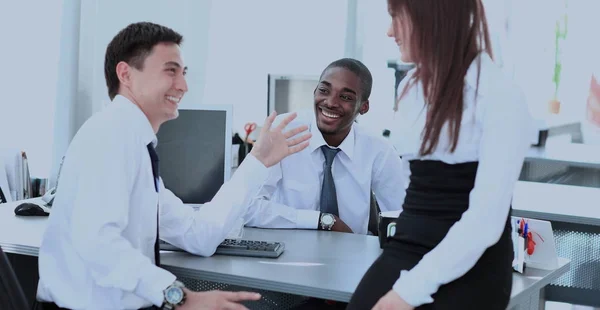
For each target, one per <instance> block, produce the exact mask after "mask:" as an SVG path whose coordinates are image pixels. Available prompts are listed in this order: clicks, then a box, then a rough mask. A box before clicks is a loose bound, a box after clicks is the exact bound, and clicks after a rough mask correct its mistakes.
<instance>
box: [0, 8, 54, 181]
mask: <svg viewBox="0 0 600 310" xmlns="http://www.w3.org/2000/svg"><path fill="white" fill-rule="evenodd" d="M62 2H63V1H36V2H35V3H34V4H32V3H31V2H30V1H2V2H0V27H1V28H2V48H1V49H0V58H1V59H2V62H3V63H2V77H1V78H0V90H1V91H0V93H2V98H1V99H0V147H1V148H10V149H18V150H24V151H26V152H27V154H28V157H29V160H30V171H31V174H32V175H33V176H47V175H48V173H49V170H50V166H51V158H52V157H51V152H52V144H53V140H54V137H53V130H52V128H53V126H54V117H53V116H54V110H55V102H56V81H57V76H58V59H59V49H60V48H59V33H60V31H59V29H60V20H61V14H62V13H61V5H62ZM32 5H33V6H35V9H32Z"/></svg>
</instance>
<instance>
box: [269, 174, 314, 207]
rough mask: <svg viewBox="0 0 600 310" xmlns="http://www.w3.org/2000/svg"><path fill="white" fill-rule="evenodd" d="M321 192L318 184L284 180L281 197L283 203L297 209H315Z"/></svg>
mask: <svg viewBox="0 0 600 310" xmlns="http://www.w3.org/2000/svg"><path fill="white" fill-rule="evenodd" d="M320 192H321V189H320V188H319V186H317V184H313V183H309V182H300V181H297V180H293V179H292V180H286V179H285V178H284V180H283V182H282V190H281V191H280V193H279V195H280V199H281V200H282V202H283V203H284V204H286V205H288V206H291V207H294V208H296V209H314V208H315V205H316V203H317V202H318V199H319V198H318V197H319V193H320Z"/></svg>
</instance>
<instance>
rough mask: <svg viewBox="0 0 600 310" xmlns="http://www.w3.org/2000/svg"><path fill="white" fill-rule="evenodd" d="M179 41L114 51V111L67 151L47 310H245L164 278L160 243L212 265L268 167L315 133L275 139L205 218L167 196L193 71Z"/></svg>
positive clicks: (147, 29)
mask: <svg viewBox="0 0 600 310" xmlns="http://www.w3.org/2000/svg"><path fill="white" fill-rule="evenodd" d="M181 41H182V37H181V35H179V34H178V33H177V32H175V31H173V30H171V29H169V28H167V27H163V26H160V25H157V24H153V23H136V24H131V25H129V26H127V27H126V28H125V29H123V30H122V31H121V32H119V34H117V35H116V36H115V38H114V39H113V40H112V41H111V42H110V44H109V45H108V48H107V50H106V60H105V70H104V71H105V77H106V83H107V86H108V92H109V96H110V98H111V99H112V104H110V105H109V106H107V107H106V108H105V109H104V110H103V111H101V112H99V113H97V114H95V115H94V116H92V117H91V118H90V119H89V120H88V121H87V122H86V123H85V124H84V125H83V126H82V127H81V128H80V130H79V131H78V133H77V135H76V136H75V137H74V138H73V141H72V142H71V144H70V146H69V150H68V151H67V154H66V156H65V160H64V164H63V167H62V173H61V183H60V188H58V189H57V192H56V196H55V200H54V203H53V207H52V213H51V215H50V217H49V220H48V226H47V229H46V232H45V235H44V238H43V240H42V245H41V248H40V252H39V271H40V282H39V285H38V294H37V297H38V300H39V301H40V302H41V305H42V308H44V309H60V308H67V309H139V308H144V307H154V308H156V307H163V308H164V309H173V308H176V309H178V310H180V309H245V308H244V307H243V306H241V305H240V304H238V303H237V302H239V301H244V300H257V299H259V298H260V296H259V295H258V294H253V293H247V292H237V293H234V292H219V291H213V292H192V291H189V290H188V289H186V288H185V287H184V285H183V284H182V283H180V282H178V281H176V279H175V276H174V275H173V274H171V273H170V272H168V271H166V270H164V269H162V268H160V255H159V250H158V240H159V235H160V238H161V239H163V240H165V241H167V242H169V243H171V244H174V245H176V246H178V247H180V248H182V249H185V250H186V251H188V252H190V253H193V254H197V255H203V256H209V255H212V254H213V253H214V252H215V250H216V247H217V246H218V245H219V244H220V243H221V242H222V241H223V240H224V239H225V237H226V236H227V234H228V233H229V232H230V231H231V229H232V228H233V225H234V223H235V222H236V220H237V219H238V218H240V217H241V216H243V214H244V212H245V211H246V210H245V208H246V206H247V204H248V201H250V199H251V198H252V197H253V196H255V195H256V193H257V192H258V190H259V189H260V186H261V184H262V183H263V182H264V180H265V179H266V177H267V175H268V173H267V171H268V169H267V167H270V166H272V165H275V164H276V163H278V162H279V161H280V160H281V159H283V158H284V157H286V156H288V155H290V154H294V153H296V152H299V151H300V150H302V149H304V148H305V147H306V146H307V145H308V142H306V140H307V139H309V136H310V134H306V135H303V136H301V137H299V138H294V139H288V138H290V137H292V136H295V135H298V134H300V133H301V132H303V131H305V130H306V127H304V128H302V127H298V128H295V129H292V130H289V131H286V132H283V129H284V127H285V126H287V124H289V122H291V121H292V120H293V119H294V117H295V115H292V116H290V117H286V118H285V120H284V121H283V122H282V124H281V125H280V126H278V127H276V128H273V129H271V126H272V123H273V120H274V119H275V114H273V115H271V116H269V118H267V120H266V121H265V127H264V129H263V130H262V131H261V133H260V134H261V136H260V140H259V141H257V144H255V146H254V148H253V150H252V152H251V153H250V155H249V156H248V157H246V160H244V163H243V164H242V165H241V166H240V167H239V168H238V171H237V172H236V174H235V175H233V177H232V178H231V180H230V181H229V182H227V183H225V184H224V185H223V186H222V187H221V189H220V190H219V192H218V193H217V194H216V195H215V197H214V199H213V201H211V202H210V203H207V204H205V205H204V206H203V207H202V208H201V209H200V210H199V211H197V212H194V210H193V209H192V208H189V207H186V206H184V205H183V203H182V202H181V200H179V199H178V198H177V197H175V195H173V193H172V192H170V191H169V190H168V189H166V188H165V187H164V185H163V184H162V181H161V179H160V172H159V171H158V160H159V158H158V156H157V154H156V151H155V146H156V143H157V141H156V133H157V132H158V130H159V127H160V125H161V124H163V123H164V122H166V121H168V120H171V119H174V118H176V117H177V116H178V112H177V108H178V104H179V101H180V100H181V99H182V97H183V95H184V94H185V93H186V92H187V90H188V88H187V83H186V80H185V73H186V71H187V67H186V66H185V65H184V62H183V60H182V57H181V53H180V48H179V45H180V43H181Z"/></svg>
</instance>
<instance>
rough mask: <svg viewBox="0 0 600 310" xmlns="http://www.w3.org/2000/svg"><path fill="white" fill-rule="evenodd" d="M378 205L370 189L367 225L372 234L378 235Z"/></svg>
mask: <svg viewBox="0 0 600 310" xmlns="http://www.w3.org/2000/svg"><path fill="white" fill-rule="evenodd" d="M380 211H381V210H380V209H379V205H378V204H377V199H375V194H374V193H373V191H371V203H370V206H369V226H368V231H369V232H370V233H372V234H373V235H374V236H379V212H380Z"/></svg>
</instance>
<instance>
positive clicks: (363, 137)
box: [354, 124, 393, 152]
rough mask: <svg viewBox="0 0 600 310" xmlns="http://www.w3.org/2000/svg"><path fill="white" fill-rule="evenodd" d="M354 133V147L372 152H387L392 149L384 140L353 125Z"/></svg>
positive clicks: (388, 142)
mask: <svg viewBox="0 0 600 310" xmlns="http://www.w3.org/2000/svg"><path fill="white" fill-rule="evenodd" d="M354 130H355V132H356V146H357V147H361V148H369V149H370V150H371V151H372V152H387V151H389V150H391V149H393V146H392V144H391V143H390V141H388V140H387V139H386V138H384V137H383V135H382V136H378V135H376V134H375V133H374V132H372V131H369V130H367V129H366V128H365V127H363V126H361V125H360V124H354Z"/></svg>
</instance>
